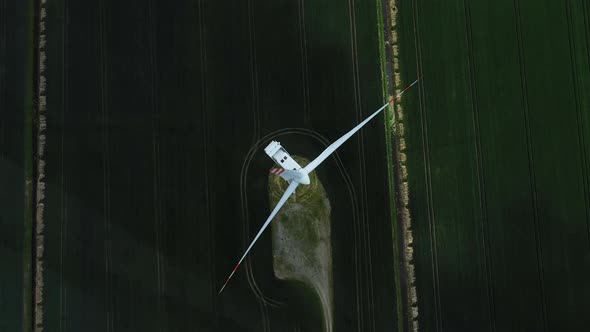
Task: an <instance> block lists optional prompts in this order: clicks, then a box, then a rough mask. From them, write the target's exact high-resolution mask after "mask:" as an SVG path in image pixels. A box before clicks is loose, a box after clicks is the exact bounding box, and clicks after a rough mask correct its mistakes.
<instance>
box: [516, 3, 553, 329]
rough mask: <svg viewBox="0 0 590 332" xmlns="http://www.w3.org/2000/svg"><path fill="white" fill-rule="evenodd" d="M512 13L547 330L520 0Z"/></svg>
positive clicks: (540, 285) (540, 282)
mask: <svg viewBox="0 0 590 332" xmlns="http://www.w3.org/2000/svg"><path fill="white" fill-rule="evenodd" d="M513 3H514V14H515V18H516V20H515V23H516V37H517V44H518V45H517V46H518V58H519V67H520V78H521V81H520V84H521V91H522V100H523V115H524V126H525V136H526V143H527V157H528V169H529V186H530V190H531V195H532V197H531V198H532V205H533V206H532V207H533V227H534V233H535V242H536V254H537V255H536V256H537V276H538V282H539V290H540V295H541V309H542V313H543V317H542V319H543V330H544V331H547V330H548V321H547V299H546V296H545V294H546V293H545V283H544V276H543V273H544V269H543V257H542V256H543V252H542V247H541V243H540V241H541V240H540V234H539V233H540V231H539V212H538V201H537V189H536V180H535V168H534V155H533V154H534V151H533V147H532V143H531V140H532V138H531V129H530V124H529V106H528V91H527V83H526V63H525V55H524V46H523V32H522V18H521V15H520V0H514V2H513Z"/></svg>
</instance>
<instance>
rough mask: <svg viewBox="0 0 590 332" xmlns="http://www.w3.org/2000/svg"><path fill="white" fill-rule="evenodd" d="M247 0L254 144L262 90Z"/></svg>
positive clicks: (252, 14) (249, 6)
mask: <svg viewBox="0 0 590 332" xmlns="http://www.w3.org/2000/svg"><path fill="white" fill-rule="evenodd" d="M253 1H254V0H247V9H248V41H249V43H248V44H249V51H250V79H251V84H252V89H251V92H252V113H253V115H254V135H253V137H252V144H254V143H256V141H257V140H258V137H259V136H260V91H259V87H258V61H257V60H256V25H255V22H256V21H255V20H254V10H253V9H252V6H253V5H252V2H253Z"/></svg>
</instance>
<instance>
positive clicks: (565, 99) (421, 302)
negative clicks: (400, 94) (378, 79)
mask: <svg viewBox="0 0 590 332" xmlns="http://www.w3.org/2000/svg"><path fill="white" fill-rule="evenodd" d="M398 2H399V14H398V15H399V16H398V19H399V20H398V23H399V24H400V26H399V30H398V32H399V35H400V42H401V46H400V50H401V69H402V73H403V77H404V80H405V81H406V82H411V81H412V80H413V79H414V78H415V77H416V76H418V75H420V74H423V75H424V79H423V81H422V83H421V85H420V93H419V94H418V93H416V94H410V95H408V96H407V97H404V99H405V100H404V110H405V114H406V118H407V123H406V136H407V148H408V172H409V179H410V204H411V213H412V219H413V227H414V240H415V266H416V278H417V280H416V283H417V286H418V308H419V311H420V314H419V322H420V328H421V330H424V331H442V330H443V329H444V330H445V331H460V330H461V331H463V330H465V331H484V330H490V331H525V330H526V331H581V330H587V329H588V326H589V324H590V316H589V315H588V312H590V229H589V223H590V187H589V178H590V64H589V61H590V38H589V36H590V20H589V19H590V6H589V4H588V2H587V1H581V0H580V1H573V0H567V1H549V0H542V1H539V0H501V1H497V0H496V1H435V2H429V4H428V5H426V4H425V2H422V1H398Z"/></svg>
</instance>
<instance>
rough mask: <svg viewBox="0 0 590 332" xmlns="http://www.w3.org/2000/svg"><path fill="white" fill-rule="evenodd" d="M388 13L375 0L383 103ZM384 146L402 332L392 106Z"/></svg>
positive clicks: (387, 112) (386, 87) (386, 89)
mask: <svg viewBox="0 0 590 332" xmlns="http://www.w3.org/2000/svg"><path fill="white" fill-rule="evenodd" d="M387 14H388V13H384V12H383V3H382V1H381V0H377V30H378V34H379V58H380V64H381V82H383V84H382V92H383V101H384V102H386V101H387V100H389V99H390V98H391V96H389V91H390V87H389V80H388V77H387V69H386V68H387V56H386V50H385V47H386V45H385V32H384V31H385V28H386V27H385V22H384V18H383V15H387ZM384 116H385V146H386V151H385V155H386V156H387V177H388V187H389V193H390V195H391V196H390V197H391V202H390V203H391V205H390V206H391V211H390V213H391V226H392V227H391V228H392V237H393V255H394V257H393V262H392V264H393V269H394V276H395V277H394V283H395V298H396V314H397V330H398V331H399V332H402V331H403V322H404V315H403V309H402V308H403V305H402V301H403V299H402V295H401V286H402V285H401V282H400V270H399V264H398V262H399V261H400V259H401V257H400V253H399V250H398V248H399V247H400V246H399V242H398V241H399V235H400V234H398V232H397V222H398V220H397V206H396V199H395V197H396V195H395V176H394V171H395V165H394V161H393V157H392V155H391V153H392V151H395V149H394V146H393V142H392V134H393V131H394V130H395V113H394V111H393V106H390V107H388V108H387V109H386V110H385V112H384Z"/></svg>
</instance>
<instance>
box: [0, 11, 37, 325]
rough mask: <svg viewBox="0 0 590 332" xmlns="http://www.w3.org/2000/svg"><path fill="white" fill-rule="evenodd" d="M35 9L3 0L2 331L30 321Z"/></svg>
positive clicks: (0, 70)
mask: <svg viewBox="0 0 590 332" xmlns="http://www.w3.org/2000/svg"><path fill="white" fill-rule="evenodd" d="M33 12H34V11H33V6H32V2H31V1H9V0H1V1H0V331H23V329H24V328H25V327H26V326H31V324H32V323H31V311H30V310H31V303H32V302H31V301H32V300H31V294H32V293H31V285H32V276H31V262H32V259H31V243H30V240H31V231H32V216H31V212H32V209H31V201H30V195H29V193H30V191H28V190H30V188H31V186H30V184H31V182H30V181H31V180H32V169H33V168H32V158H33V153H32V133H31V127H32V123H31V116H32V111H33V97H32V96H33V89H34V88H33V73H32V69H33V53H34V49H33V45H34V43H33ZM27 181H28V182H27Z"/></svg>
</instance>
